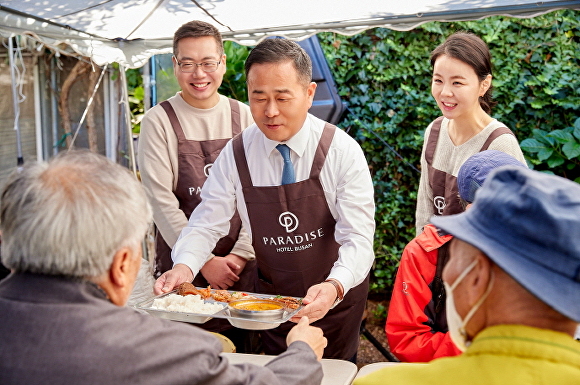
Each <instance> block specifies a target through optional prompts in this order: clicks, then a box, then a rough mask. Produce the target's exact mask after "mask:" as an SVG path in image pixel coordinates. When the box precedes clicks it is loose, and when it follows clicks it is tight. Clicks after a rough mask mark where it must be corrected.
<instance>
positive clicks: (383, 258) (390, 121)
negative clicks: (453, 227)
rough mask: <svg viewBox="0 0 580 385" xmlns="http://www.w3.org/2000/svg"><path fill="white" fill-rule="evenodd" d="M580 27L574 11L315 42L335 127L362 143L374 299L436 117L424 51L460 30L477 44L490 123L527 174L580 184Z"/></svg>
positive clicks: (382, 286) (392, 262)
mask: <svg viewBox="0 0 580 385" xmlns="http://www.w3.org/2000/svg"><path fill="white" fill-rule="evenodd" d="M579 20H580V12H578V11H570V10H567V11H558V12H553V13H550V14H547V15H543V16H539V17H536V18H533V19H513V18H507V17H491V18H487V19H484V20H479V21H471V22H454V23H440V22H431V23H428V24H424V25H422V26H421V27H419V28H416V29H414V30H412V31H408V32H398V31H392V30H389V29H384V28H376V29H372V30H369V31H367V32H365V33H362V34H358V35H355V36H352V37H346V36H341V35H337V34H333V33H324V34H319V35H318V37H319V39H320V40H321V43H322V45H323V49H324V52H325V55H326V57H327V60H328V63H329V65H330V67H331V70H332V72H333V74H334V77H335V81H336V84H337V87H338V90H339V93H340V95H341V97H342V98H343V100H344V101H346V102H347V104H348V107H349V111H348V112H347V114H346V115H345V117H344V119H343V122H342V123H341V124H340V126H341V127H342V128H345V129H350V131H349V132H350V133H351V134H352V135H353V136H354V137H355V138H356V139H357V140H358V142H359V143H360V144H361V146H362V148H363V150H364V152H365V154H366V156H367V159H368V161H369V166H370V168H371V172H372V175H373V180H374V186H375V198H376V204H377V212H376V223H377V231H376V234H375V252H376V261H375V266H374V269H373V272H372V285H371V291H372V292H375V293H388V292H389V291H390V290H391V287H392V283H393V280H394V276H395V272H396V268H397V265H398V262H399V259H400V255H401V253H402V250H403V248H404V247H405V245H406V244H407V243H408V242H409V241H410V240H411V239H412V238H413V237H414V233H415V229H414V221H415V218H414V215H415V204H416V196H417V189H418V184H419V172H418V171H417V169H419V165H420V154H421V147H422V144H423V134H424V131H425V128H426V127H427V125H428V124H429V123H430V122H431V121H432V120H433V119H435V118H436V117H437V116H439V115H440V111H439V109H438V108H437V106H436V104H435V102H434V100H433V98H432V97H431V94H430V82H431V67H430V64H429V54H430V52H431V51H432V50H433V49H434V48H435V47H436V46H437V45H438V44H440V43H442V42H443V41H444V40H445V38H446V37H447V36H448V35H450V34H452V33H453V32H455V31H457V30H466V31H471V32H473V33H475V34H477V35H478V36H480V37H481V38H482V39H483V40H484V41H485V42H486V43H487V44H488V45H489V47H490V50H491V52H492V59H493V64H494V78H493V86H494V99H495V100H496V101H497V102H498V105H497V106H496V107H495V108H494V110H493V112H492V115H493V116H494V117H495V118H497V119H498V120H500V121H501V122H503V123H505V124H506V125H507V126H508V127H510V128H511V129H512V130H513V131H514V133H515V134H516V136H517V138H518V140H519V141H520V142H521V144H522V148H523V149H524V154H525V155H526V158H527V160H528V163H529V164H530V166H531V167H533V168H535V169H537V170H543V171H547V172H552V173H555V174H558V175H561V176H564V177H567V178H569V179H572V180H576V181H578V182H580V158H579V155H580V119H578V118H579V117H580V22H579ZM385 142H386V144H385ZM399 155H400V157H399Z"/></svg>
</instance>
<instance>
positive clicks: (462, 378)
mask: <svg viewBox="0 0 580 385" xmlns="http://www.w3.org/2000/svg"><path fill="white" fill-rule="evenodd" d="M379 384H380V385H384V384H397V385H419V384H420V385H429V384H432V385H459V384H469V385H536V384H537V385H548V384H549V385H564V384H565V385H572V384H580V342H578V341H576V340H574V339H573V338H572V337H571V336H569V335H567V334H564V333H559V332H555V331H551V330H546V329H537V328H533V327H529V326H522V325H499V326H493V327H489V328H487V329H485V330H484V331H482V332H481V333H479V334H478V335H477V336H476V338H475V339H474V341H473V343H472V344H471V345H470V346H469V348H468V349H467V350H466V351H465V353H463V354H462V355H460V356H457V357H446V358H440V359H437V360H434V361H432V362H431V363H429V364H422V365H417V364H401V365H396V366H391V367H388V368H384V369H380V370H378V371H376V372H373V373H370V374H369V375H367V376H365V377H362V378H360V379H357V380H355V382H354V385H379Z"/></svg>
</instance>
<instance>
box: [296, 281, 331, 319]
mask: <svg viewBox="0 0 580 385" xmlns="http://www.w3.org/2000/svg"><path fill="white" fill-rule="evenodd" d="M337 295H338V293H337V292H336V288H335V287H334V285H333V284H331V283H329V282H322V283H319V284H316V285H314V286H311V287H310V289H308V292H306V297H304V298H303V299H302V303H303V304H305V305H306V306H304V308H303V309H302V310H300V311H299V312H298V313H296V315H295V316H294V317H292V318H291V319H290V321H292V322H298V321H299V320H300V317H303V316H307V317H308V318H309V319H310V322H314V321H318V320H319V319H321V318H322V317H324V316H325V315H326V313H328V311H329V310H330V308H331V307H332V305H333V304H334V301H335V300H336V298H337Z"/></svg>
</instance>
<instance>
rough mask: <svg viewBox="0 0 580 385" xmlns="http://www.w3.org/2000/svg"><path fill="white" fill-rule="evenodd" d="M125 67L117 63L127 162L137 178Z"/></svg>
mask: <svg viewBox="0 0 580 385" xmlns="http://www.w3.org/2000/svg"><path fill="white" fill-rule="evenodd" d="M126 70H127V69H126V68H125V66H123V65H119V72H120V74H121V82H122V83H123V84H122V85H121V89H122V91H123V105H124V107H125V126H126V128H127V144H128V146H129V162H130V166H131V171H133V174H134V175H135V177H137V178H138V174H137V161H136V159H135V148H134V147H133V130H132V127H131V107H130V106H129V90H128V89H127V87H128V84H127V74H126Z"/></svg>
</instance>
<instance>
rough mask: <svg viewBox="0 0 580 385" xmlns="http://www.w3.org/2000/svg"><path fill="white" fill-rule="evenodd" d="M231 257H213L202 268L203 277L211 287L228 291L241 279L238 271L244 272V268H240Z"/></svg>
mask: <svg viewBox="0 0 580 385" xmlns="http://www.w3.org/2000/svg"><path fill="white" fill-rule="evenodd" d="M230 255H234V254H230ZM230 255H228V256H226V257H213V258H212V259H210V260H209V261H207V262H206V263H205V265H203V267H202V268H201V274H203V277H204V278H205V279H206V280H207V282H208V283H209V284H210V285H211V287H213V288H216V289H222V290H226V289H227V288H228V287H230V286H232V285H233V284H234V283H235V282H237V281H238V280H239V279H240V277H238V275H237V274H236V271H242V269H243V268H244V266H240V265H239V264H238V263H237V262H234V261H233V260H232V259H233V258H231V257H230ZM236 257H237V256H236ZM237 258H239V257H237ZM244 265H245V264H244Z"/></svg>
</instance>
